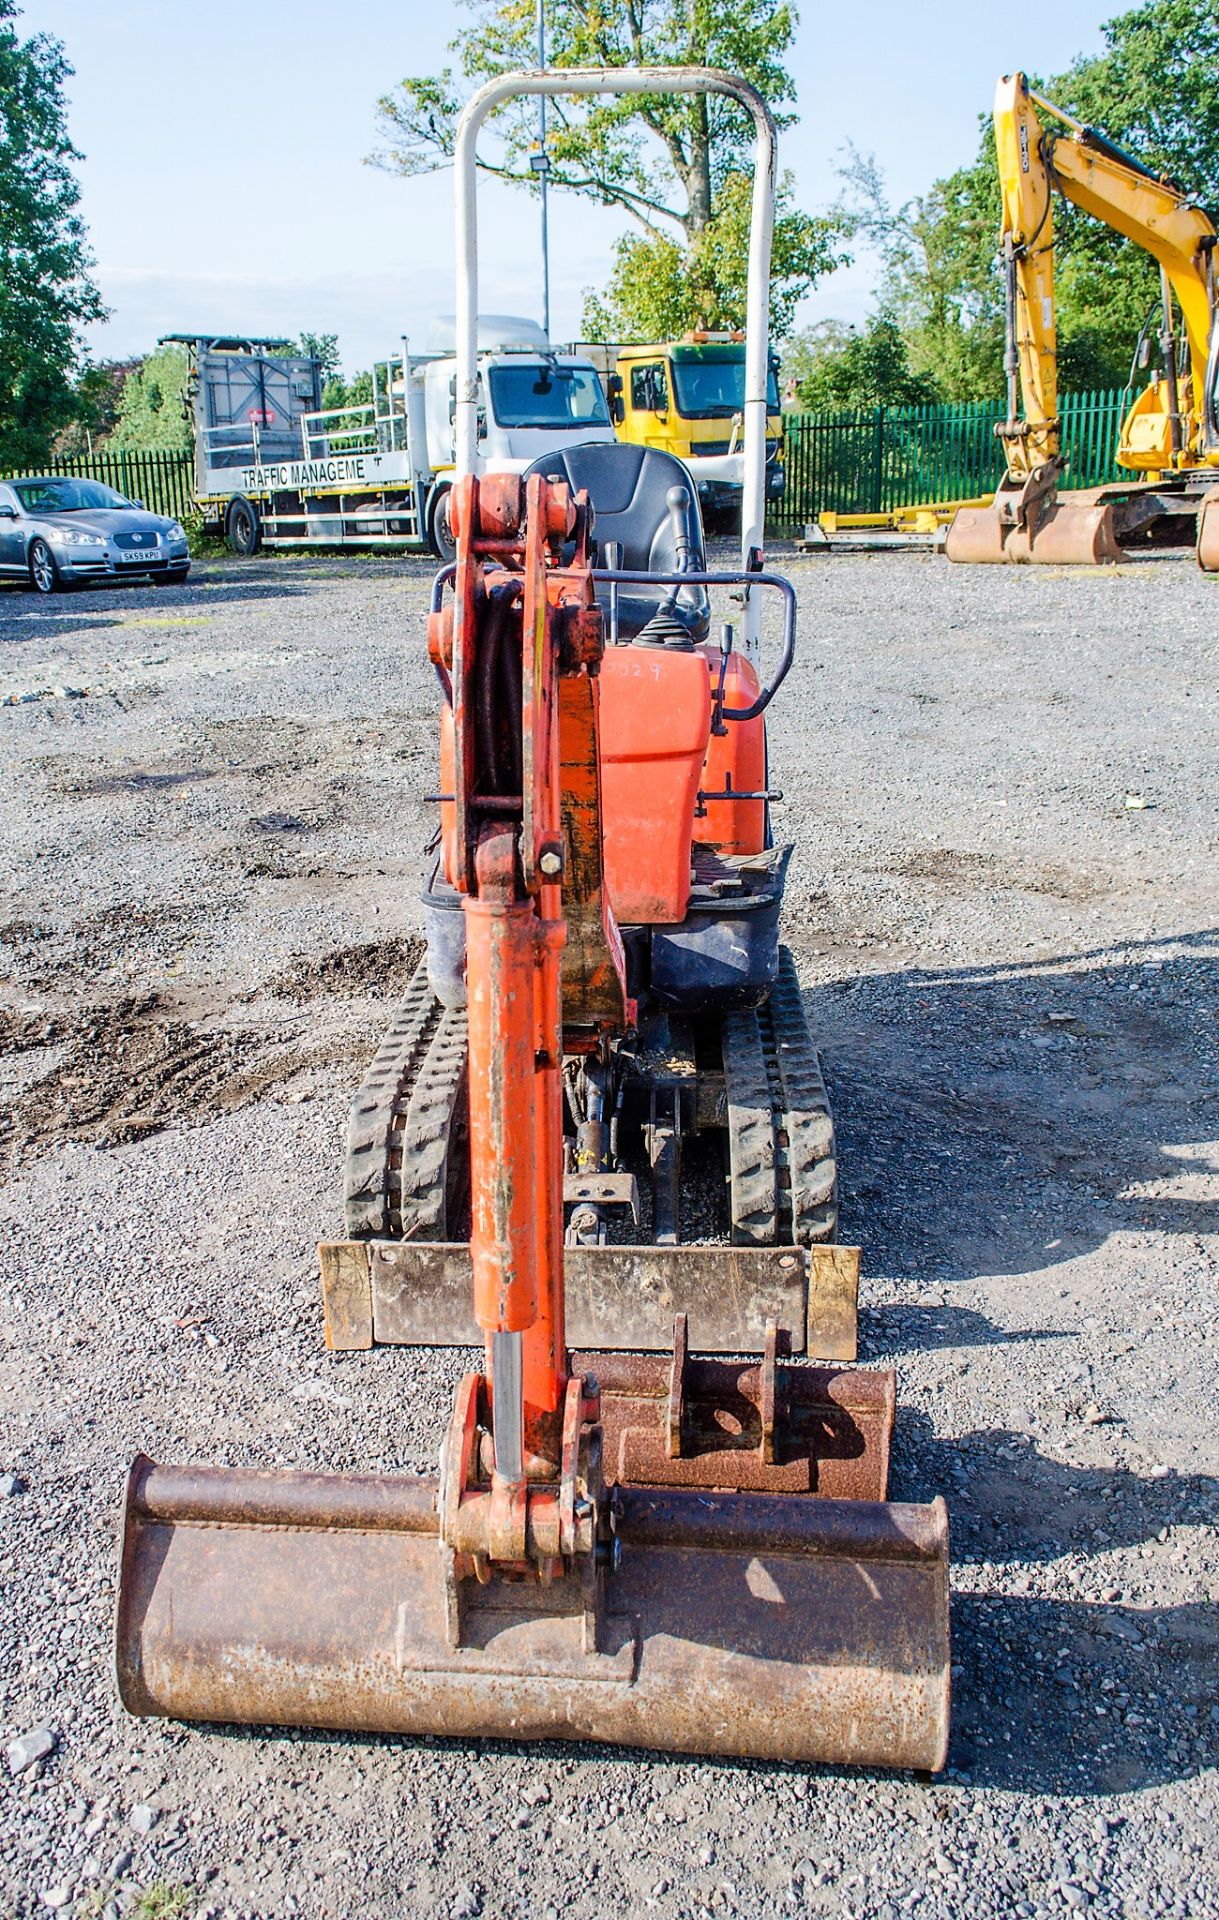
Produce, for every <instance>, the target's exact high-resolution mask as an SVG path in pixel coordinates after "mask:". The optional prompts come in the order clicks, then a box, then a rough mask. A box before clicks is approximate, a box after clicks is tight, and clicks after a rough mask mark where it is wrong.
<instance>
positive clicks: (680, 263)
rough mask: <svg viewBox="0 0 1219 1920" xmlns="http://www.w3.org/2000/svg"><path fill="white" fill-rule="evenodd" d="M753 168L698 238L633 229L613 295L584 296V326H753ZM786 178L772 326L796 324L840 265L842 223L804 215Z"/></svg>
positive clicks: (669, 331) (652, 334) (650, 331)
mask: <svg viewBox="0 0 1219 1920" xmlns="http://www.w3.org/2000/svg"><path fill="white" fill-rule="evenodd" d="M752 189H753V183H752V180H751V178H750V176H749V175H748V174H745V173H734V174H730V175H729V176H728V178H727V179H726V180H725V182H724V185H723V188H722V190H721V192H720V194H719V196H718V201H717V205H716V211H715V212H714V214H713V215H712V217H711V219H710V220H709V221H708V222H707V224H706V226H705V227H703V229H702V230H701V232H700V233H698V234H697V235H696V236H695V238H694V239H693V240H692V241H691V243H690V245H689V246H688V247H686V248H684V249H683V248H682V247H681V246H680V245H679V244H678V242H677V241H676V240H674V239H672V238H670V237H669V236H668V235H667V234H661V233H657V234H644V235H636V234H624V235H623V237H622V238H621V239H620V240H619V241H618V244H617V247H616V249H615V258H614V266H613V271H612V272H611V274H610V279H609V285H608V287H607V288H606V291H605V294H604V296H603V295H600V294H598V293H596V292H595V291H593V290H592V289H589V290H588V291H587V292H586V293H585V296H584V320H583V324H584V330H585V332H586V333H587V334H588V336H589V337H590V338H591V339H595V340H597V339H599V340H669V339H672V338H673V337H674V336H675V335H678V334H681V333H684V332H686V330H687V329H688V328H691V327H713V328H720V327H728V328H732V327H743V326H744V324H745V304H746V300H745V295H746V265H747V260H748V252H749V203H750V196H751V193H752ZM792 198H793V191H792V183H791V179H790V177H789V176H787V175H785V176H784V178H783V180H782V181H781V182H780V185H779V191H778V195H777V205H776V211H775V232H774V243H773V246H772V249H771V281H770V332H771V336H772V338H774V339H776V340H777V339H781V338H782V337H783V336H784V335H785V334H787V333H789V332H790V330H791V325H792V320H793V318H794V315H795V309H796V304H797V302H798V301H799V300H800V299H801V297H802V296H803V295H804V294H805V293H807V292H808V290H809V288H810V287H812V286H814V285H815V284H816V282H817V281H818V280H819V279H820V278H821V276H822V274H824V273H827V272H829V271H830V269H831V268H832V267H834V266H836V265H837V264H838V260H839V255H838V254H837V252H836V251H835V247H834V235H836V234H837V232H838V231H839V226H838V223H836V222H831V221H828V220H825V219H818V218H816V217H815V216H813V215H811V214H807V213H800V212H799V211H798V210H797V209H796V208H795V207H793V205H792Z"/></svg>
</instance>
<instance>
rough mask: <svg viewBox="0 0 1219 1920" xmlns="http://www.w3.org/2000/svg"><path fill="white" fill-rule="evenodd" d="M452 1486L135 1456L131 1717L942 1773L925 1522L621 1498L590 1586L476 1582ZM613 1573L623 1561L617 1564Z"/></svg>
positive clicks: (757, 1500)
mask: <svg viewBox="0 0 1219 1920" xmlns="http://www.w3.org/2000/svg"><path fill="white" fill-rule="evenodd" d="M437 1496H438V1483H437V1482H436V1481H429V1480H421V1479H413V1478H411V1477H409V1476H405V1475H403V1476H400V1477H390V1476H366V1477H356V1476H345V1475H321V1474H317V1475H313V1474H304V1473H276V1474H269V1473H259V1472H253V1471H240V1470H236V1469H234V1470H216V1469H207V1468H174V1467H161V1466H155V1465H154V1464H153V1463H152V1461H150V1460H148V1459H146V1458H143V1457H141V1458H139V1459H137V1460H136V1462H135V1464H134V1466H133V1467H132V1470H131V1475H130V1479H129V1482H128V1488H127V1500H126V1511H125V1519H124V1527H123V1542H122V1578H121V1584H120V1599H119V1611H118V1644H117V1661H118V1677H119V1691H120V1694H121V1697H122V1700H123V1704H124V1705H125V1706H126V1707H127V1708H128V1710H129V1711H130V1712H132V1713H136V1714H164V1715H169V1716H172V1717H174V1718H176V1719H188V1720H212V1721H241V1722H247V1723H255V1724H270V1725H276V1726H307V1727H326V1728H338V1727H342V1728H353V1729H359V1730H363V1731H369V1732H378V1733H406V1734H446V1735H453V1736H456V1737H458V1738H467V1739H468V1738H478V1737H483V1736H492V1737H496V1736H498V1737H511V1738H514V1739H523V1740H543V1739H566V1740H597V1741H608V1742H615V1743H623V1744H627V1745H630V1746H639V1747H655V1748H660V1749H664V1750H668V1751H673V1752H682V1753H709V1752H710V1753H722V1754H726V1755H736V1756H742V1757H745V1756H747V1757H751V1758H754V1759H763V1760H783V1761H805V1762H819V1761H825V1762H836V1763H845V1764H854V1765H860V1766H896V1767H911V1768H917V1769H920V1770H923V1771H927V1772H934V1771H935V1770H937V1769H938V1768H940V1767H942V1766H943V1764H944V1758H945V1752H946V1747H947V1740H948V1684H949V1682H948V1674H949V1648H948V1578H947V1565H948V1540H947V1517H946V1513H945V1508H944V1503H943V1501H942V1500H936V1501H934V1502H933V1503H932V1504H931V1505H930V1506H903V1505H899V1504H896V1503H885V1502H883V1501H881V1502H872V1501H859V1500H833V1499H825V1500H818V1499H808V1498H807V1497H798V1496H797V1497H791V1496H784V1495H777V1494H776V1495H762V1494H754V1493H751V1494H748V1495H743V1494H731V1493H718V1494H710V1493H708V1492H705V1491H701V1490H696V1489H689V1488H677V1487H669V1488H664V1489H661V1490H648V1489H638V1490H631V1489H626V1490H623V1489H620V1490H619V1492H618V1494H617V1496H616V1508H617V1510H616V1513H615V1520H614V1528H615V1531H614V1536H613V1541H612V1542H611V1543H610V1544H609V1550H608V1551H607V1552H606V1553H605V1554H604V1555H602V1556H601V1560H602V1564H599V1565H598V1567H597V1568H596V1570H595V1578H594V1585H595V1588H596V1589H599V1591H594V1592H593V1594H592V1595H591V1597H590V1594H589V1591H588V1585H587V1583H582V1582H580V1581H579V1580H577V1579H575V1578H574V1577H572V1576H568V1577H567V1578H560V1579H557V1580H555V1581H553V1582H552V1583H551V1584H550V1585H549V1586H548V1587H545V1588H540V1589H539V1588H538V1587H536V1586H534V1585H531V1584H530V1583H528V1582H527V1581H525V1580H521V1579H518V1580H510V1579H504V1580H502V1581H500V1580H497V1579H494V1578H493V1579H492V1580H491V1581H489V1582H488V1584H487V1585H485V1586H483V1585H480V1584H479V1583H478V1582H477V1581H473V1582H469V1583H465V1582H463V1583H462V1592H463V1595H466V1593H467V1588H468V1589H469V1592H468V1597H464V1598H463V1599H462V1601H461V1603H460V1605H457V1604H455V1597H454V1586H453V1582H452V1579H451V1572H450V1567H449V1563H448V1560H447V1558H446V1555H445V1553H444V1551H443V1549H442V1545H441V1540H440V1529H439V1522H438V1518H437V1511H436V1509H437ZM615 1563H616V1564H615Z"/></svg>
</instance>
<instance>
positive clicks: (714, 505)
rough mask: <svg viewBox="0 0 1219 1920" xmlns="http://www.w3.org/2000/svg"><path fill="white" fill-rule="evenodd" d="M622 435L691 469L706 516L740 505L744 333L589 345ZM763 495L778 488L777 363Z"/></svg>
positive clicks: (771, 384) (772, 379) (780, 482)
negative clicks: (599, 361) (653, 342)
mask: <svg viewBox="0 0 1219 1920" xmlns="http://www.w3.org/2000/svg"><path fill="white" fill-rule="evenodd" d="M588 351H589V352H590V353H591V354H594V355H600V356H603V358H602V375H603V378H604V380H605V384H606V393H607V396H608V399H609V404H610V412H611V414H612V416H613V419H614V423H615V425H616V427H617V429H618V437H619V439H620V440H630V441H634V442H635V443H636V444H637V445H639V446H645V447H659V448H661V449H662V450H663V451H664V452H666V453H672V454H676V456H677V458H678V459H679V460H681V461H683V462H684V464H685V465H686V466H687V467H688V468H689V470H690V474H691V477H692V478H693V480H694V483H695V485H696V487H697V488H698V494H699V499H700V500H701V502H702V505H703V510H704V512H705V513H708V514H723V513H728V512H731V513H734V514H735V513H736V512H737V511H738V510H739V507H740V499H741V487H742V484H743V480H744V468H745V453H744V427H743V409H744V404H745V336H744V334H742V333H707V332H702V331H700V332H696V333H688V334H687V335H686V336H685V337H684V339H682V340H671V341H667V342H665V343H663V344H660V345H655V346H636V345H629V346H627V345H623V346H617V347H603V348H600V349H596V348H590V349H588ZM767 403H768V404H767V423H766V425H767V432H766V498H767V501H768V502H769V501H772V500H777V499H779V498H780V497H781V495H782V493H783V487H784V472H783V462H782V434H781V424H782V423H781V416H780V411H779V383H778V366H777V362H775V361H774V360H772V362H771V366H770V375H769V381H768V392H767Z"/></svg>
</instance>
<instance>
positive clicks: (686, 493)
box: [665, 486, 702, 573]
mask: <svg viewBox="0 0 1219 1920" xmlns="http://www.w3.org/2000/svg"><path fill="white" fill-rule="evenodd" d="M665 505H666V506H667V507H668V509H669V520H670V523H671V525H672V528H673V552H674V556H675V564H674V568H673V571H674V573H690V572H692V571H694V570H695V569H696V568H697V566H698V565H699V563H700V561H701V559H702V556H701V554H700V555H698V556H697V557H696V555H695V550H694V534H693V531H692V529H691V526H690V490H689V488H688V487H682V486H676V487H670V488H669V491H668V493H666V495H665Z"/></svg>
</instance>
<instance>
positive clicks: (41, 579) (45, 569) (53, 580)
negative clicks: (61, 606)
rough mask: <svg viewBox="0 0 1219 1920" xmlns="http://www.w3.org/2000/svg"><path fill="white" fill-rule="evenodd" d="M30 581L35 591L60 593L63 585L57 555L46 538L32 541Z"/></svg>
mask: <svg viewBox="0 0 1219 1920" xmlns="http://www.w3.org/2000/svg"><path fill="white" fill-rule="evenodd" d="M30 581H31V583H32V585H33V588H34V591H35V593H58V592H59V590H60V588H61V587H62V585H63V582H62V580H61V579H60V577H59V568H58V567H57V566H56V564H55V555H54V554H53V553H52V552H51V549H50V547H48V545H47V543H46V541H45V540H31V542H30Z"/></svg>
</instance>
